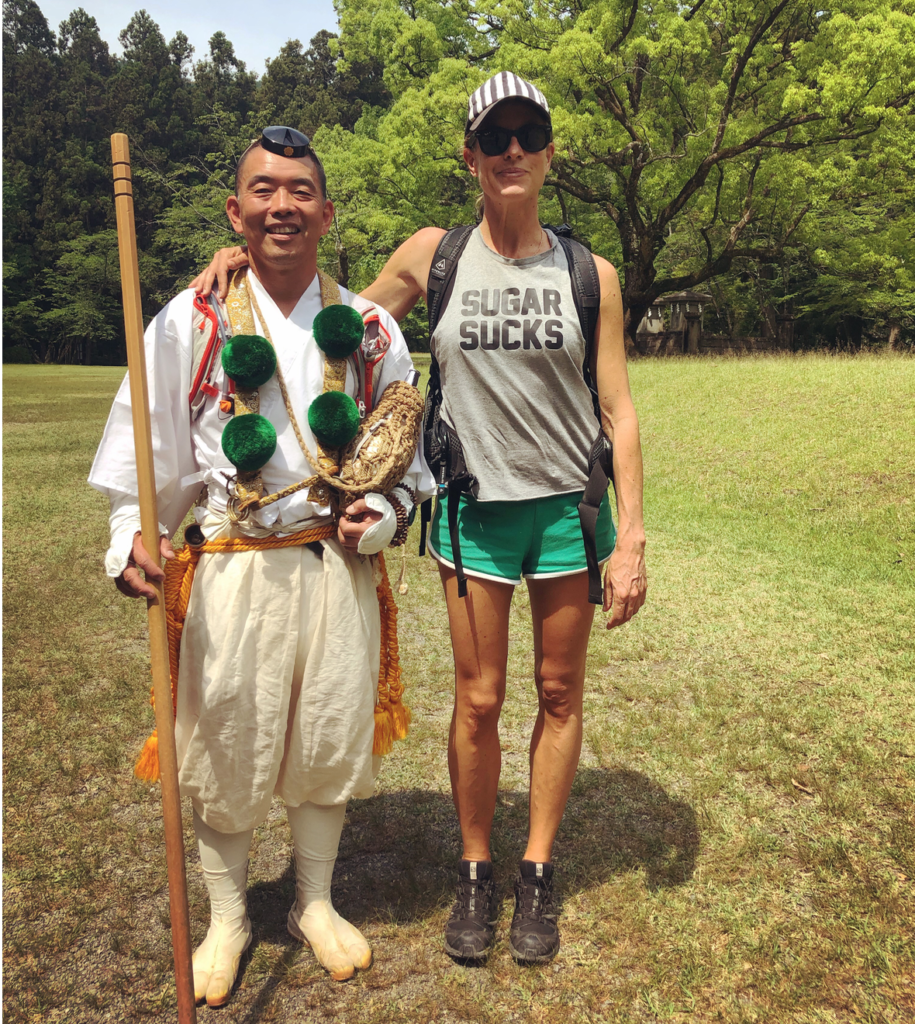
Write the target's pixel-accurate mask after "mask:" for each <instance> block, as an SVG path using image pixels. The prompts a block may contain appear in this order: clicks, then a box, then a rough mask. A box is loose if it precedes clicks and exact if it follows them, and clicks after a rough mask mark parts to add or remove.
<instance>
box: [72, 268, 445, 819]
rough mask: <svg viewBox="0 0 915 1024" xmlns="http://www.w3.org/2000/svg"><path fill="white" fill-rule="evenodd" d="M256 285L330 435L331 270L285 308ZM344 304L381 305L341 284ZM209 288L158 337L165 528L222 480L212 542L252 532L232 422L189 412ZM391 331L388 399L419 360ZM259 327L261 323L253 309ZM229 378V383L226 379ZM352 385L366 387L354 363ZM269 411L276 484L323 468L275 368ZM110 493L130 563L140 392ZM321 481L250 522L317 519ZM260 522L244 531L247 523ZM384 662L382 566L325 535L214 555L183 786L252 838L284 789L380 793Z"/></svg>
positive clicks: (323, 512)
mask: <svg viewBox="0 0 915 1024" xmlns="http://www.w3.org/2000/svg"><path fill="white" fill-rule="evenodd" d="M248 282H249V287H250V288H252V289H253V290H254V292H255V294H256V297H257V302H258V305H259V306H260V309H261V312H262V313H263V316H264V318H265V320H266V326H267V329H268V331H269V334H270V337H271V340H272V342H273V345H274V347H275V349H276V353H277V359H278V361H279V364H280V367H281V368H282V371H283V375H284V378H285V381H286V387H287V392H288V395H289V398H290V402H291V405H292V408H293V411H294V413H295V415H296V419H297V421H298V425H299V429H300V431H301V433H302V436H303V438H304V440H305V443H306V444H307V445H308V447H309V450H310V451H311V453H312V454H314V453H315V450H316V445H315V440H314V437H313V435H312V433H311V431H310V430H309V427H308V419H307V411H308V406H309V405H310V403H311V401H312V400H313V399H314V398H315V397H317V396H318V395H319V394H321V392H322V390H323V382H324V355H323V353H322V352H321V351H320V350H319V349H318V347H317V345H316V344H315V342H314V340H313V338H312V333H311V325H312V321H313V319H314V317H315V315H316V314H317V313H318V312H319V311H320V309H321V297H320V287H319V284H318V280H317V278H316V279H315V280H314V281H313V282H312V284H311V285H310V286H309V288H308V289H307V290H306V291H305V293H304V294H303V295H302V297H301V299H300V300H299V302H298V304H297V306H296V308H295V309H294V310H293V312H292V313H291V314H290V316H289V317H288V318H286V317H284V316H283V315H282V313H281V312H280V311H279V310H278V309H277V307H276V305H275V304H274V302H273V300H272V299H271V298H270V297H269V295H268V294H267V293H266V291H265V290H264V288H263V286H262V285H261V284H260V282H259V281H258V280H257V278H256V277H255V275H254V274H253V273H251V272H249V274H248ZM340 292H341V298H342V301H343V302H346V303H348V304H350V305H356V306H359V307H360V309H361V308H363V307H364V306H365V305H366V303H365V301H364V300H362V299H358V298H357V296H355V295H354V294H353V293H352V292H349V291H347V290H346V289H343V288H341V289H340ZM193 298H194V294H193V292H192V291H190V290H188V291H185V292H182V293H181V294H180V295H178V296H177V297H176V298H175V299H173V300H172V301H171V302H170V303H169V304H168V305H167V306H166V307H165V308H164V309H163V310H162V312H161V313H160V314H159V315H158V316H157V317H156V318H155V319H154V320H153V321H152V323H151V324H150V325H149V328H148V329H147V331H146V336H145V343H146V366H147V377H148V387H149V400H150V408H151V410H152V433H153V455H154V463H155V470H156V486H157V492H158V509H159V518H160V526H161V528H162V531H163V532H164V533H168V534H169V535H171V534H173V533H174V531H175V530H176V529H177V528H178V526H179V525H180V523H181V521H182V520H183V518H184V516H185V515H186V514H187V511H188V509H189V508H190V505H191V504H192V502H193V501H194V499H195V498H196V497H197V495H198V494H199V492H200V489H201V485H202V484H206V485H207V487H208V492H209V494H208V505H207V507H206V508H203V507H201V508H197V509H196V510H195V514H196V517H197V520H198V522H199V523H200V525H201V527H202V528H203V531H204V533H205V534H206V535H207V536H208V537H209V538H212V537H215V536H240V535H241V534H240V533H238V532H237V531H238V527H232V526H231V525H230V524H229V523H228V522H227V520H226V516H225V505H226V497H227V492H226V481H227V479H228V478H229V477H231V476H232V475H233V474H234V473H235V467H234V466H233V465H232V464H231V463H230V462H229V461H228V459H227V458H226V457H225V455H224V454H223V452H222V448H221V443H220V442H221V436H222V430H223V428H224V426H225V424H226V423H227V422H228V420H229V418H230V417H229V416H227V415H226V414H224V413H221V412H220V411H219V405H218V399H216V398H209V399H207V402H206V406H205V408H204V411H203V412H202V413H201V415H200V416H199V417H198V419H197V420H192V419H191V416H190V408H189V403H188V391H189V389H190V380H191V371H192V365H191V364H192V359H193V340H192V327H191V325H192V318H193V307H192V302H193ZM378 312H379V315H380V317H381V321H382V325H383V326H384V327H385V329H386V330H387V331H388V332H389V334H390V335H391V338H392V341H391V346H390V349H389V350H388V353H387V355H385V357H384V359H383V360H382V361H381V363H380V364H378V366H377V367H376V370H375V381H374V395H375V400H376V401H377V399H378V398H380V396H381V394H382V392H383V391H384V389H385V387H386V386H387V385H388V384H389V383H390V382H391V381H394V380H402V379H404V378H405V377H406V376H407V373H408V371H409V370H410V369H411V368H412V362H411V360H410V356H409V353H408V351H407V347H406V343H405V342H404V340H403V336H402V335H401V333H400V330H399V328H398V327H397V324H396V323H395V322H394V320H393V319H392V318H391V317H390V315H389V314H388V313H387V312H386V311H384V310H381V309H379V310H378ZM255 323H256V326H257V329H258V330H260V331H263V328H262V326H261V325H260V324H259V323H258V321H257V318H256V317H255ZM215 383H216V386H217V387H219V388H220V390H223V387H222V385H223V381H222V380H221V379H217V380H216V381H215ZM346 391H347V393H348V394H350V395H352V396H354V397H355V395H356V381H355V379H354V375H353V373H352V369H351V367H350V368H349V369H348V372H347V381H346ZM259 394H260V412H261V414H262V415H264V416H266V417H267V419H269V420H270V422H271V423H272V424H273V425H274V427H275V428H276V432H277V448H276V452H275V453H274V455H273V457H272V458H271V459H270V461H269V462H268V463H267V464H266V465H265V466H264V467H263V469H262V478H263V483H264V487H265V489H266V493H274V492H275V491H278V490H280V489H282V488H283V487H286V486H287V485H289V484H292V483H296V482H298V481H299V480H302V479H304V478H306V477H308V476H311V475H312V470H311V467H310V466H309V465H308V463H307V461H306V460H305V457H304V455H303V454H302V452H301V450H300V448H299V444H298V441H297V440H296V438H295V434H294V432H293V429H292V425H291V423H290V420H289V416H288V414H287V412H286V408H285V405H284V403H283V398H282V395H281V394H280V390H279V385H278V384H277V381H276V377H274V378H273V379H271V380H270V381H268V382H267V383H266V384H264V385H262V386H261V388H260V389H259ZM89 482H90V484H91V485H92V486H93V487H95V488H97V489H98V490H100V491H102V492H103V493H104V494H107V495H108V497H109V499H110V500H111V505H112V516H111V529H112V540H111V547H110V548H109V551H108V554H107V556H106V568H107V571H108V574H109V575H111V576H117V575H119V574H120V573H121V572H123V570H124V567H125V566H126V564H127V557H128V554H129V553H130V550H131V545H132V540H133V535H134V533H135V531H136V530H138V529H139V510H138V503H137V483H136V461H135V455H134V446H133V425H132V419H131V409H130V391H129V387H128V383H127V381H126V379H125V381H124V383H123V384H122V386H121V389H120V390H119V392H118V394H117V397H116V398H115V402H114V406H113V408H112V410H111V415H110V416H109V419H108V423H107V425H106V428H105V433H104V435H103V437H102V442H101V444H100V446H99V450H98V453H97V454H96V458H95V462H94V464H93V467H92V471H91V473H90V476H89ZM404 483H405V484H407V485H408V486H409V487H411V488H413V489H414V490H415V491H417V493H418V496H419V500H422V499H423V498H424V497H427V496H429V495H430V494H431V493H432V492H433V490H434V482H433V480H432V476H431V474H430V472H429V470H428V468H427V467H426V466H425V463H424V462H423V461H422V458H421V455H420V453H417V454H416V456H415V457H414V459H413V463H412V465H411V466H410V469H409V471H408V472H407V474H406V475H405V477H404ZM307 495H308V489H307V488H306V489H303V490H301V491H298V492H296V493H295V494H293V495H291V496H289V497H287V498H284V499H282V500H281V501H278V502H275V503H273V504H272V505H268V506H267V507H266V508H263V509H260V510H259V511H258V512H257V513H255V515H254V517H253V519H254V524H253V529H255V530H257V531H258V532H260V533H261V534H263V533H264V532H268V531H270V532H296V531H298V530H300V529H303V528H305V527H309V526H315V525H318V524H320V522H322V521H323V520H324V517H326V516H327V515H328V514H329V510H328V509H326V508H321V507H319V506H315V505H312V504H311V503H310V502H309V501H308V499H307ZM243 528H247V527H243ZM378 667H379V617H378V605H377V600H376V596H375V586H374V582H373V579H372V566H371V562H370V561H369V560H368V559H366V558H362V557H360V556H358V555H354V554H352V553H350V552H347V551H345V550H344V549H343V548H342V547H341V546H340V545H339V544H338V543H337V541H336V539H330V540H325V541H322V542H321V543H320V545H318V546H308V547H301V546H296V547H292V548H280V549H273V550H268V551H252V552H239V553H233V554H211V555H204V556H203V557H202V558H201V560H200V563H199V565H198V568H197V574H196V577H195V580H194V586H193V590H192V593H191V599H190V603H189V606H188V615H187V620H186V622H185V627H184V631H183V636H182V644H181V663H180V672H179V683H178V706H177V718H176V726H175V734H176V743H177V748H178V764H179V784H180V787H181V792H182V795H183V796H187V797H190V798H191V800H192V801H193V804H194V808H195V809H196V810H197V812H198V814H200V816H201V817H202V818H203V820H204V821H205V822H206V823H207V824H208V825H210V826H211V827H212V828H215V829H217V830H218V831H221V832H241V831H243V830H245V829H248V828H252V827H254V826H256V825H257V824H259V823H260V822H262V821H263V820H264V818H265V817H266V815H267V811H268V809H269V806H270V801H271V798H272V796H273V794H274V792H276V793H278V794H279V795H280V796H282V797H283V798H284V800H286V802H287V803H289V804H291V805H293V806H296V805H298V804H300V803H302V802H304V801H306V800H308V801H311V802H313V803H318V804H337V803H342V802H344V801H346V800H347V799H349V798H350V797H351V796H356V797H366V796H370V795H371V793H372V790H373V788H374V776H375V774H376V772H377V766H378V760H379V759H378V758H377V757H375V758H373V756H372V753H371V749H372V737H373V734H374V705H375V698H376V687H377V680H378Z"/></svg>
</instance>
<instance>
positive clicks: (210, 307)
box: [188, 295, 225, 419]
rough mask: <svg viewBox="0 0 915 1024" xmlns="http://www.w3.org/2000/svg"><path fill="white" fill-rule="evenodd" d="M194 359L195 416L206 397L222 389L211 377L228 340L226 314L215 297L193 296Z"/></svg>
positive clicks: (191, 398)
mask: <svg viewBox="0 0 915 1024" xmlns="http://www.w3.org/2000/svg"><path fill="white" fill-rule="evenodd" d="M192 335H193V345H194V349H193V355H192V359H193V362H192V363H191V389H190V392H189V393H188V402H189V404H190V407H191V416H192V418H194V419H196V418H197V417H198V416H199V415H200V413H201V412H202V411H203V406H204V404H205V403H206V400H207V397H208V396H209V397H211V398H212V397H216V396H217V395H218V394H219V392H218V391H217V390H216V388H215V387H213V385H212V383H211V379H212V377H213V376H214V371H215V369H216V366H217V362H216V357H217V355H218V354H219V350H220V348H222V345H223V343H224V342H225V327H224V323H223V317H222V315H221V312H220V309H219V306H218V304H217V302H216V300H215V298H214V297H213V296H212V295H211V296H210V297H209V299H204V298H201V297H200V296H199V295H197V296H195V297H194V315H193V322H192Z"/></svg>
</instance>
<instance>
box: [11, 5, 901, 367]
mask: <svg viewBox="0 0 915 1024" xmlns="http://www.w3.org/2000/svg"><path fill="white" fill-rule="evenodd" d="M337 10H338V14H339V18H340V26H339V35H333V34H331V33H329V32H321V33H319V34H318V35H317V36H315V38H314V39H312V40H311V42H310V44H309V46H308V47H307V48H306V47H305V46H304V45H303V43H302V41H300V40H290V41H289V42H287V43H286V44H285V45H284V46H283V48H282V49H281V51H280V53H279V54H278V55H277V56H276V57H275V58H273V59H271V60H270V61H269V62H268V65H267V69H266V71H265V73H264V74H263V76H261V77H260V78H259V77H258V76H257V75H256V74H254V73H253V72H251V71H249V70H248V69H247V68H246V67H245V65H244V63H243V62H242V61H240V60H239V59H238V58H237V56H236V54H235V51H234V47H233V45H232V43H231V41H230V40H229V39H228V38H227V37H226V35H225V34H224V33H223V32H221V31H217V32H215V33H214V35H213V36H212V38H211V39H210V41H209V50H208V53H207V54H205V55H203V56H202V57H201V59H199V60H196V61H195V59H194V56H195V55H194V52H193V48H192V47H191V46H190V45H189V43H188V40H187V37H186V36H184V35H183V33H178V34H177V35H176V36H175V38H174V39H173V40H171V41H170V42H166V40H165V38H164V37H163V36H162V33H161V31H160V29H159V27H158V26H157V25H156V23H155V21H154V20H153V19H152V18H151V17H150V16H149V14H148V13H147V12H146V11H142V10H141V11H138V12H137V13H136V14H134V15H133V17H132V18H131V19H130V20H129V22H128V24H127V26H126V27H125V29H124V30H123V32H122V33H121V35H120V43H121V46H122V47H123V53H122V55H121V56H120V57H114V56H112V55H111V54H110V52H109V49H108V46H107V44H106V43H105V42H103V41H102V40H101V39H100V38H99V34H98V26H97V24H96V22H95V20H94V18H92V17H91V15H90V14H88V13H87V12H86V11H85V10H83V9H82V8H79V9H77V10H75V11H74V12H73V13H72V14H71V15H70V17H69V18H68V19H67V20H66V21H64V22H63V23H62V24H61V25H60V26H59V30H58V32H57V33H56V34H55V33H54V32H53V31H52V30H51V29H50V27H49V26H48V24H47V22H46V20H45V18H44V16H43V15H42V13H41V11H40V9H39V6H37V5H36V4H35V3H34V2H33V0H4V35H3V47H4V71H3V74H4V126H3V132H4V185H5V189H4V300H5V301H4V307H5V312H4V317H5V326H6V332H5V344H7V345H15V344H27V345H29V346H30V347H31V348H32V349H33V351H34V352H35V354H36V357H37V358H50V359H61V360H91V359H95V360H98V361H112V360H118V361H119V360H120V359H121V358H122V331H121V325H120V323H119V312H118V308H117V290H116V285H117V280H116V267H115V268H114V270H111V268H110V265H109V264H110V261H109V258H108V255H107V254H108V253H109V249H110V239H111V232H112V228H113V224H114V221H113V205H112V200H111V184H110V181H111V176H110V167H109V144H108V138H109V136H110V134H111V133H112V132H113V131H126V132H127V133H128V135H129V136H130V139H131V145H132V150H133V153H134V174H135V177H136V178H137V182H138V184H137V188H136V190H135V192H136V195H137V229H138V238H139V245H140V248H141V250H142V253H143V257H144V259H143V265H142V275H143V285H144V293H145V308H146V312H147V314H148V315H151V314H152V313H153V312H154V311H155V309H156V308H158V306H160V305H161V304H162V303H163V302H164V301H165V300H166V299H167V298H168V297H169V295H171V294H173V293H174V291H175V290H177V289H178V288H180V287H181V286H182V285H183V284H184V283H185V282H186V281H187V279H188V278H189V277H190V276H192V274H193V273H194V272H195V271H196V269H197V268H198V267H199V266H200V264H201V263H202V262H204V261H205V260H206V259H207V258H208V257H209V255H210V254H211V253H212V252H213V251H214V250H215V248H217V247H218V246H220V245H224V244H229V243H230V242H231V241H232V239H233V236H232V233H231V231H230V229H229V226H228V223H227V221H226V218H225V215H224V204H225V199H226V196H227V195H228V192H229V190H230V189H231V187H232V171H233V168H234V163H235V160H236V159H237V157H238V155H239V153H240V152H241V151H242V150H243V149H244V147H245V146H246V145H247V143H248V141H250V139H251V138H252V137H254V136H255V135H256V134H257V133H258V131H259V129H260V128H261V127H263V126H264V125H265V124H270V123H285V124H290V125H292V126H294V127H297V128H299V129H301V130H303V131H305V132H306V133H307V134H309V135H311V136H312V137H313V138H314V140H315V145H316V148H317V150H318V152H319V153H320V154H321V156H322V159H323V160H324V163H325V166H326V168H327V172H328V183H329V188H330V191H331V195H332V198H333V199H334V201H335V204H336V206H337V211H338V212H337V220H336V224H335V229H334V231H333V232H332V233H331V235H330V236H329V237H328V239H327V240H326V242H325V245H324V248H323V249H322V261H323V262H324V264H325V267H326V269H328V270H330V271H331V272H332V273H336V274H337V275H338V277H340V279H341V280H342V281H343V283H348V284H349V286H350V287H354V288H357V289H358V288H360V287H363V286H365V285H366V284H368V283H369V282H370V281H371V280H372V278H373V277H374V276H375V274H377V272H378V270H379V269H380V268H381V266H382V265H383V263H384V261H385V259H386V258H387V257H388V256H389V255H390V253H391V252H393V250H394V249H395V248H396V247H397V245H399V244H400V243H401V242H402V241H403V240H404V239H405V238H406V237H407V236H408V235H409V234H410V233H411V232H412V231H414V230H417V229H418V228H420V227H423V226H427V225H429V224H437V225H439V226H442V227H449V226H451V225H453V224H458V223H465V222H468V221H469V220H471V219H472V218H473V204H474V198H475V188H474V183H473V181H472V179H471V178H470V177H469V175H468V174H467V173H466V170H465V168H464V164H463V159H462V155H461V153H462V142H463V129H464V119H465V116H466V114H465V112H466V103H467V97H468V95H469V93H470V92H471V91H472V90H473V89H475V88H476V87H477V86H478V85H479V84H481V83H482V82H483V81H484V80H485V79H486V78H487V77H488V76H489V75H491V74H493V73H495V72H496V71H499V70H503V69H511V70H514V71H516V72H517V73H519V74H521V75H523V76H525V77H527V78H529V79H531V80H532V81H534V82H535V83H536V84H537V85H538V87H540V88H541V89H542V90H543V92H544V93H545V94H546V96H547V98H548V100H549V102H550V106H551V111H552V116H553V127H554V136H555V142H556V156H555V158H554V162H553V168H552V171H551V174H550V176H549V178H548V180H547V186H546V188H545V189H544V195H543V197H542V205H541V215H542V218H543V220H544V221H545V222H549V223H559V222H562V221H565V222H567V223H569V224H570V225H571V227H572V228H573V231H574V233H575V234H576V236H577V237H579V238H581V239H582V240H584V241H586V242H587V243H588V244H590V245H591V246H592V248H593V249H594V251H595V252H598V253H600V254H601V255H603V256H605V257H607V258H608V259H610V260H611V261H612V262H613V263H615V264H616V265H617V267H618V268H619V271H620V276H621V279H622V281H623V289H624V291H623V297H624V305H625V308H626V318H627V319H626V323H627V330H628V331H629V332H630V333H632V332H634V330H635V327H636V325H637V324H638V322H639V320H640V319H641V317H642V316H643V315H644V313H645V311H646V310H647V308H648V306H649V304H650V303H652V302H653V301H654V300H655V299H656V298H658V297H659V296H660V295H662V294H663V293H665V292H670V291H677V290H680V289H684V288H700V287H701V288H703V289H705V290H710V291H711V292H712V294H713V295H714V296H715V299H716V304H717V305H718V306H719V308H720V309H721V310H723V311H724V312H725V313H726V315H727V319H728V321H729V323H731V324H732V327H733V329H735V330H737V329H740V330H746V331H752V330H754V329H756V327H757V326H758V324H759V322H760V321H764V320H765V318H766V316H767V315H771V314H773V312H774V311H776V310H779V311H791V312H793V313H794V314H795V316H796V317H797V337H798V338H799V339H800V341H801V343H803V344H809V345H814V344H831V345H843V346H849V347H857V346H859V345H861V344H866V343H876V342H882V343H885V342H886V341H887V340H890V341H891V342H894V343H896V344H899V345H902V344H912V340H913V336H915V297H913V295H915V289H913V284H915V282H913V259H915V251H913V250H915V242H913V238H915V230H913V229H915V223H913V218H915V213H913V209H915V205H913V201H912V200H913V199H915V194H913V193H915V184H913V183H915V174H913V171H915V166H913V163H915V158H913V152H915V146H913V142H915V138H913V121H912V114H913V106H915V100H913V97H915V0H845V2H837V3H835V4H832V5H830V6H829V7H827V8H823V7H820V6H818V5H816V4H810V3H804V2H800V0H763V2H758V0H696V2H694V3H692V4H682V3H674V2H670V0H655V2H652V3H645V2H639V0H634V2H633V0H571V2H570V0H556V2H554V0H339V2H338V4H337ZM115 262H116V261H115ZM408 334H409V335H410V336H411V339H412V340H413V341H414V342H416V343H417V344H421V343H422V330H421V325H420V322H419V318H418V317H414V318H413V320H412V321H411V322H410V324H409V325H408Z"/></svg>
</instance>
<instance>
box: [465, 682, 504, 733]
mask: <svg viewBox="0 0 915 1024" xmlns="http://www.w3.org/2000/svg"><path fill="white" fill-rule="evenodd" d="M504 700H505V686H504V683H502V684H501V685H499V683H498V682H494V683H489V684H486V683H483V684H482V685H480V683H479V681H476V685H473V684H466V683H465V684H464V685H461V683H460V681H459V682H458V687H457V695H456V698H455V702H454V713H455V718H456V719H457V720H458V721H459V722H460V723H462V724H463V725H464V727H465V728H467V729H468V730H469V731H470V732H472V733H473V732H478V731H480V730H484V729H487V728H495V726H496V725H497V723H498V721H499V715H500V714H501V712H502V704H503V702H504Z"/></svg>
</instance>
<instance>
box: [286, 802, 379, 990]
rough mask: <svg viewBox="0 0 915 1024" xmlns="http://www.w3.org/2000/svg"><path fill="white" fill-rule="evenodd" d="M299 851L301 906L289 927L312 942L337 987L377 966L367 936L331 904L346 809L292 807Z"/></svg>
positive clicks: (343, 806) (293, 912) (291, 915)
mask: <svg viewBox="0 0 915 1024" xmlns="http://www.w3.org/2000/svg"><path fill="white" fill-rule="evenodd" d="M287 813H288V815H289V825H290V828H291V829H292V841H293V844H294V846H295V876H296V885H295V892H296V902H295V906H294V907H293V908H292V910H290V911H289V917H288V919H287V922H286V926H287V928H288V929H289V934H290V935H292V936H293V937H294V938H296V939H299V940H301V941H303V942H307V943H308V944H309V945H310V946H311V948H312V949H313V950H314V954H315V956H316V957H317V958H318V963H320V964H321V966H322V967H324V968H325V969H326V970H328V971H330V976H331V977H332V978H333V979H334V981H346V980H347V979H348V978H351V977H352V976H353V974H354V973H355V969H356V968H357V967H358V968H359V969H360V970H363V969H365V968H366V967H368V966H369V965H370V964H371V962H372V951H371V949H370V948H369V944H368V943H367V942H366V941H365V937H364V936H363V935H362V933H361V932H360V931H359V930H358V929H357V928H354V927H353V926H352V925H351V924H350V923H349V921H345V920H344V919H343V918H342V917H341V916H340V915H339V914H338V913H337V911H336V910H334V907H333V904H332V903H331V900H330V882H331V878H332V876H333V873H334V863H335V862H336V860H337V849H338V847H339V846H340V833H341V832H342V831H343V819H344V817H345V815H346V804H336V805H334V806H332V807H321V806H319V805H318V804H309V803H304V804H301V805H300V806H298V807H287Z"/></svg>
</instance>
